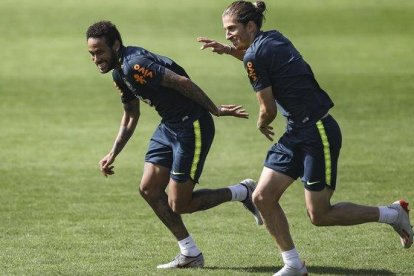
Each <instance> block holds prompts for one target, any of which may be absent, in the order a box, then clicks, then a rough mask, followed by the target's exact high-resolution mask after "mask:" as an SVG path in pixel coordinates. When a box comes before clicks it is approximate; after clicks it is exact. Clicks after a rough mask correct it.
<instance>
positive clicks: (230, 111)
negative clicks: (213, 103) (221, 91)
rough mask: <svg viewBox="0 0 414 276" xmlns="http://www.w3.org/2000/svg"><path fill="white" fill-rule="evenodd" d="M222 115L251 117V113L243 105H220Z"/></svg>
mask: <svg viewBox="0 0 414 276" xmlns="http://www.w3.org/2000/svg"><path fill="white" fill-rule="evenodd" d="M220 116H233V117H237V118H244V119H248V118H249V113H248V112H247V111H246V110H245V109H244V108H243V106H241V105H234V104H227V105H220Z"/></svg>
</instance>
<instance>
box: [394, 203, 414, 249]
mask: <svg viewBox="0 0 414 276" xmlns="http://www.w3.org/2000/svg"><path fill="white" fill-rule="evenodd" d="M388 208H392V209H394V210H396V211H397V212H398V217H397V220H396V221H395V222H394V223H391V224H390V225H391V226H392V228H394V230H395V231H396V232H397V233H398V235H400V239H401V244H402V246H403V247H404V248H410V247H411V245H412V244H413V227H412V226H411V223H410V217H409V215H408V213H409V211H410V210H409V209H408V202H406V201H405V200H402V199H401V200H398V201H396V202H394V203H393V204H391V205H389V206H388Z"/></svg>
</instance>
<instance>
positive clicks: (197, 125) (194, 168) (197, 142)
mask: <svg viewBox="0 0 414 276" xmlns="http://www.w3.org/2000/svg"><path fill="white" fill-rule="evenodd" d="M193 126H194V136H195V137H194V138H195V148H194V158H193V164H192V165H191V173H190V177H191V178H192V179H194V178H195V174H196V172H197V166H198V162H199V161H200V153H201V131H200V123H199V121H198V120H197V121H195V122H194V123H193Z"/></svg>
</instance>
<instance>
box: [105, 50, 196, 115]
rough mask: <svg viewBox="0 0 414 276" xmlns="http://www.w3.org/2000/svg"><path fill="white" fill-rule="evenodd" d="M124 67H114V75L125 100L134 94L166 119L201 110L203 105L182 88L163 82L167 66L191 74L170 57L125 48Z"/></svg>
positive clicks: (176, 71) (193, 113)
mask: <svg viewBox="0 0 414 276" xmlns="http://www.w3.org/2000/svg"><path fill="white" fill-rule="evenodd" d="M121 51H122V63H121V70H119V69H114V70H113V71H112V77H113V80H114V83H115V85H116V87H117V88H118V89H119V90H120V91H121V101H122V102H123V103H128V102H129V101H131V100H132V99H134V98H139V99H140V100H141V101H143V102H145V103H147V104H148V105H150V106H153V107H155V109H156V110H157V112H158V114H159V115H160V116H161V118H162V121H163V122H167V123H181V122H184V121H186V120H188V119H190V118H192V117H194V116H196V115H197V114H199V113H200V111H201V110H203V108H202V107H201V106H200V105H199V104H197V103H196V102H194V101H193V100H191V99H190V98H187V97H185V96H184V95H182V94H181V93H180V92H178V91H176V90H174V89H172V88H168V87H164V86H161V81H162V77H163V75H164V73H165V68H168V69H169V70H171V71H173V72H175V73H176V74H178V75H181V76H185V77H187V78H189V77H188V75H187V73H186V72H185V71H184V69H183V68H182V67H180V66H179V65H178V64H176V63H175V62H174V61H173V60H171V59H170V58H168V57H164V56H160V55H157V54H154V53H151V52H149V51H147V50H145V49H143V48H140V47H123V48H122V50H121Z"/></svg>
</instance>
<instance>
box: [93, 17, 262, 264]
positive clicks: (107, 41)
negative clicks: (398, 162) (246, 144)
mask: <svg viewBox="0 0 414 276" xmlns="http://www.w3.org/2000/svg"><path fill="white" fill-rule="evenodd" d="M86 39H87V47H88V51H89V53H90V54H91V57H92V61H93V62H94V63H95V64H96V66H97V67H98V70H99V72H100V73H102V74H105V73H108V72H110V71H112V77H113V80H114V84H115V86H116V88H117V89H118V90H119V92H120V93H121V101H122V103H123V107H124V112H123V116H122V120H121V125H120V129H119V132H118V135H117V137H116V139H115V142H114V144H113V147H112V149H111V150H110V151H109V153H108V154H107V155H105V157H103V158H102V160H101V161H100V162H99V165H100V169H101V172H102V173H103V175H104V176H105V177H107V176H109V175H112V174H114V166H113V163H114V161H115V158H116V157H117V156H118V155H119V153H120V152H121V151H122V149H123V148H124V146H125V145H126V144H127V142H128V140H129V138H130V137H131V136H132V134H133V133H134V130H135V128H136V126H137V124H138V120H139V117H140V101H143V102H144V103H146V104H148V105H150V106H153V107H154V108H155V109H156V111H157V112H158V114H159V115H160V116H161V118H162V120H161V123H160V124H159V125H158V127H157V128H156V130H155V132H154V134H153V136H152V138H151V140H150V143H149V148H148V152H147V154H146V156H145V166H144V173H143V176H142V179H141V183H140V187H139V191H140V193H141V195H142V196H143V197H144V199H145V200H146V201H147V203H148V204H149V205H150V206H151V208H152V209H153V210H154V212H155V214H156V215H157V216H158V218H159V219H160V220H161V221H162V222H163V223H164V224H165V226H166V227H167V228H168V229H169V230H170V231H171V233H172V234H173V235H174V236H175V238H176V239H177V241H178V245H179V248H180V254H178V255H177V256H176V257H175V258H174V259H173V260H172V261H171V262H169V263H166V264H163V265H159V266H158V268H182V267H202V266H203V265H204V258H203V255H202V253H201V252H200V250H199V248H198V247H197V246H196V244H195V242H194V241H193V239H192V237H191V236H190V235H189V233H188V231H187V229H186V227H185V225H184V224H183V221H182V219H181V216H180V214H184V213H193V212H196V211H201V210H206V209H209V208H212V207H215V206H217V205H219V204H221V203H224V202H228V201H241V202H242V203H243V205H244V206H245V207H246V208H247V209H248V210H249V211H250V212H251V213H253V215H254V217H255V219H256V223H257V224H262V220H261V217H260V214H259V213H258V211H257V209H256V207H255V206H254V204H253V202H252V193H253V191H254V189H255V186H256V184H255V182H254V181H253V180H251V179H246V180H243V181H242V182H241V183H239V184H236V185H232V186H230V187H227V188H222V189H216V190H209V189H199V190H196V191H194V187H195V184H196V183H198V180H199V178H200V175H201V172H202V169H203V165H204V161H205V159H206V157H207V154H208V151H209V149H210V146H211V143H212V141H213V137H214V131H215V129H214V122H213V119H212V116H211V115H210V113H211V114H213V115H215V116H217V117H219V116H234V117H238V118H247V117H248V113H247V112H246V111H245V110H244V109H243V108H242V107H241V106H237V105H221V106H216V105H215V104H214V103H213V102H212V101H211V100H210V99H209V97H208V96H207V95H206V94H205V93H204V92H203V90H201V89H200V88H199V87H198V86H197V85H196V84H195V83H194V82H193V81H191V80H190V78H189V77H188V75H187V73H186V72H185V71H184V69H183V68H181V67H180V66H179V65H178V64H176V63H175V62H174V61H173V60H171V59H169V58H167V57H164V56H160V55H157V54H154V53H151V52H150V51H147V50H145V49H143V48H140V47H130V46H128V47H126V46H124V45H123V43H122V39H121V35H120V33H119V31H118V30H117V28H116V26H115V25H113V24H112V23H111V22H109V21H100V22H97V23H95V24H93V25H91V26H90V27H89V28H88V29H87V32H86ZM167 185H168V186H169V191H168V195H167V194H166V192H165V189H166V187H167Z"/></svg>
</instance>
